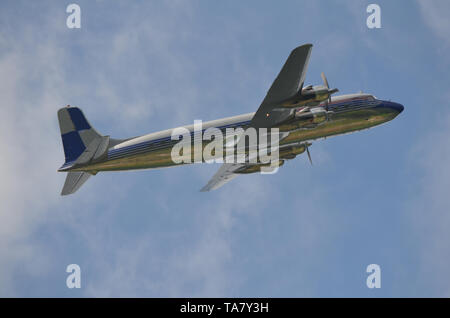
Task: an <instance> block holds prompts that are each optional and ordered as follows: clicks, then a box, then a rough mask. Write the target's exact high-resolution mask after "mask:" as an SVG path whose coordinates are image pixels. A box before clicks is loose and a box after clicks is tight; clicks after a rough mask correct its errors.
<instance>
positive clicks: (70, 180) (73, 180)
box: [61, 172, 91, 195]
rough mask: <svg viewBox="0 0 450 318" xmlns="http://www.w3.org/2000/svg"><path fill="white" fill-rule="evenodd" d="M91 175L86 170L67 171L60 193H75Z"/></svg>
mask: <svg viewBox="0 0 450 318" xmlns="http://www.w3.org/2000/svg"><path fill="white" fill-rule="evenodd" d="M90 176H91V175H90V174H89V173H87V172H69V173H67V177H66V182H65V183H64V187H63V189H62V192H61V195H68V194H72V193H75V192H76V191H77V190H78V189H79V188H80V187H81V186H82V185H83V184H84V183H85V182H86V181H87V179H89V177H90Z"/></svg>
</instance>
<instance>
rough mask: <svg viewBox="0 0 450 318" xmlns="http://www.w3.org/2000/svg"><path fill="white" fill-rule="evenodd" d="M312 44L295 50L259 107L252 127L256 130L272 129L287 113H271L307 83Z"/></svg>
mask: <svg viewBox="0 0 450 318" xmlns="http://www.w3.org/2000/svg"><path fill="white" fill-rule="evenodd" d="M311 50H312V44H305V45H302V46H299V47H297V48H296V49H294V50H293V51H292V52H291V54H290V55H289V57H288V59H287V60H286V63H284V66H283V68H282V69H281V71H280V73H279V74H278V76H277V78H276V79H275V81H274V82H273V84H272V86H271V87H270V89H269V91H268V92H267V95H266V97H265V98H264V100H263V102H262V104H261V106H259V108H258V110H257V111H256V113H255V115H254V116H253V119H252V121H251V124H250V125H251V126H252V127H255V128H260V127H267V128H269V127H272V126H273V125H275V124H276V123H277V122H278V121H279V119H280V117H281V116H285V115H286V112H271V111H272V110H273V109H274V108H276V107H277V106H278V104H279V103H281V102H283V101H286V100H288V99H290V98H293V97H294V96H296V95H297V94H298V93H299V92H300V90H301V88H302V86H303V82H304V81H305V75H306V70H307V68H308V62H309V57H310V55H311Z"/></svg>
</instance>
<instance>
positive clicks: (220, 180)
mask: <svg viewBox="0 0 450 318" xmlns="http://www.w3.org/2000/svg"><path fill="white" fill-rule="evenodd" d="M243 166H244V164H239V163H237V164H235V163H224V164H223V165H222V166H221V167H220V169H219V170H218V171H217V172H216V174H215V175H214V176H213V177H212V178H211V180H209V181H208V183H207V184H206V185H205V186H204V187H203V188H202V189H201V190H200V191H201V192H206V191H211V190H215V189H218V188H220V187H221V186H223V185H224V184H225V183H227V182H228V181H231V180H233V179H234V178H235V177H237V174H235V173H234V171H236V170H238V169H239V168H241V167H243Z"/></svg>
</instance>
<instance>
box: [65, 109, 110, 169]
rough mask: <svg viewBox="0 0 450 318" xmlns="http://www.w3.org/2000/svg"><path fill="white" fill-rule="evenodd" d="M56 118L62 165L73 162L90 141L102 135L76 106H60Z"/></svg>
mask: <svg viewBox="0 0 450 318" xmlns="http://www.w3.org/2000/svg"><path fill="white" fill-rule="evenodd" d="M58 120H59V129H60V131H61V139H62V143H63V147H64V155H65V162H64V165H63V166H66V165H69V164H71V163H74V162H75V161H76V160H77V159H78V157H80V156H81V154H82V153H83V152H84V151H85V150H86V148H87V147H88V146H89V144H90V143H91V142H92V141H94V140H95V139H98V138H101V137H102V136H101V135H100V134H99V133H98V132H97V131H96V130H95V129H94V128H93V127H92V126H91V125H90V124H89V122H88V121H87V119H86V117H84V114H83V112H82V111H81V110H80V109H79V108H78V107H65V108H61V109H60V110H58Z"/></svg>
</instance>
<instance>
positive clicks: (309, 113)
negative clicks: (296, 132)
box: [294, 107, 332, 127]
mask: <svg viewBox="0 0 450 318" xmlns="http://www.w3.org/2000/svg"><path fill="white" fill-rule="evenodd" d="M331 113H332V112H328V111H326V110H325V109H324V108H323V107H314V108H309V107H303V108H300V109H299V110H297V111H296V112H295V114H294V116H295V118H296V119H297V120H298V121H299V124H300V127H303V126H310V125H313V126H317V125H320V124H322V123H324V122H326V121H327V120H329V117H330V114H331Z"/></svg>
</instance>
